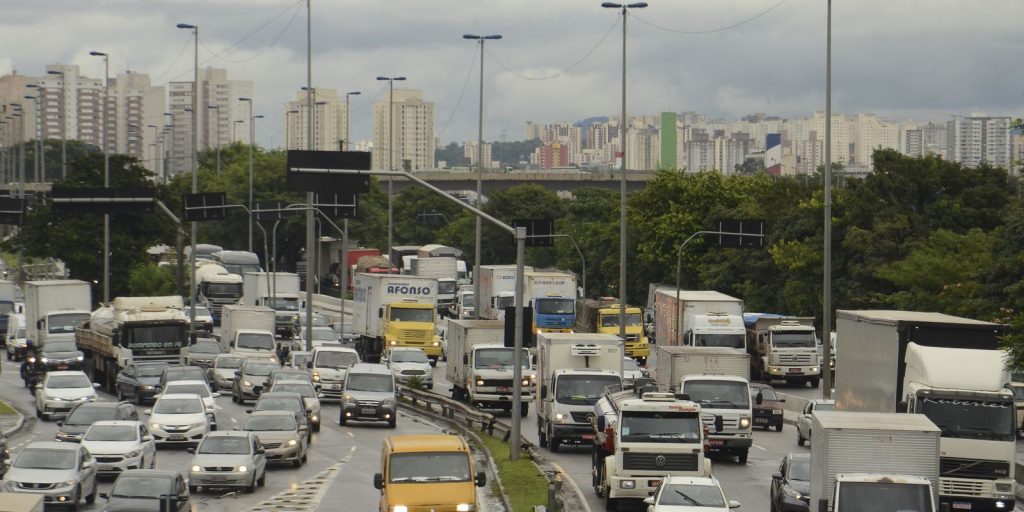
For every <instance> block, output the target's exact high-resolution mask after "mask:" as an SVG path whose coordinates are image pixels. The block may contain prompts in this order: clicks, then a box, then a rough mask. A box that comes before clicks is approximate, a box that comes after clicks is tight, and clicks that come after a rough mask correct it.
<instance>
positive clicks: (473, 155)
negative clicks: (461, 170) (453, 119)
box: [463, 140, 494, 169]
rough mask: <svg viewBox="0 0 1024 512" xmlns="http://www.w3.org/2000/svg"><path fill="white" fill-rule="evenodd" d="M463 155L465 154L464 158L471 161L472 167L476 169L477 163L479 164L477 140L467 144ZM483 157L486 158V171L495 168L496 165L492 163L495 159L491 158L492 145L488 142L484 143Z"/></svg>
mask: <svg viewBox="0 0 1024 512" xmlns="http://www.w3.org/2000/svg"><path fill="white" fill-rule="evenodd" d="M463 154H464V156H465V157H466V158H468V159H469V165H470V167H473V168H476V166H477V163H476V162H477V160H476V159H477V144H476V141H475V140H471V141H468V142H466V144H465V146H464V147H463ZM483 157H484V159H483V161H484V168H485V169H488V168H492V167H493V166H494V163H493V162H492V160H493V158H491V145H490V143H487V142H485V143H484V145H483Z"/></svg>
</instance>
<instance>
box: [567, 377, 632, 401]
mask: <svg viewBox="0 0 1024 512" xmlns="http://www.w3.org/2000/svg"><path fill="white" fill-rule="evenodd" d="M621 385H622V382H621V380H619V377H618V376H616V375H569V374H566V375H561V376H559V377H558V380H557V381H556V383H555V400H557V401H558V403H560V404H566V405H594V404H595V403H597V400H598V399H599V398H601V395H602V394H603V393H604V390H605V388H607V387H608V386H616V387H618V386H621Z"/></svg>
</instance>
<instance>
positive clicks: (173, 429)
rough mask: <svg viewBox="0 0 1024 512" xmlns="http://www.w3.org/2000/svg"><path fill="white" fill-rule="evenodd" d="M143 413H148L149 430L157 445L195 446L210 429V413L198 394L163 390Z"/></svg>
mask: <svg viewBox="0 0 1024 512" xmlns="http://www.w3.org/2000/svg"><path fill="white" fill-rule="evenodd" d="M144 413H145V414H146V415H147V416H149V431H150V432H152V433H153V440H154V441H156V443H157V446H160V445H161V444H167V445H176V444H177V445H181V444H189V445H193V446H196V445H198V444H199V442H200V441H202V440H203V436H205V435H206V434H208V433H209V432H210V417H209V416H208V415H207V414H206V405H205V404H203V399H202V398H200V397H199V395H194V394H190V395H182V394H179V395H166V394H165V395H162V396H160V398H157V400H156V403H154V404H153V408H152V409H146V410H145V411H144Z"/></svg>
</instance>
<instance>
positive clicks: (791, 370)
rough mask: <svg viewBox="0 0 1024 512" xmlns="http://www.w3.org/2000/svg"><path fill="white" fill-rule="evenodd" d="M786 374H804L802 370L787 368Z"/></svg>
mask: <svg viewBox="0 0 1024 512" xmlns="http://www.w3.org/2000/svg"><path fill="white" fill-rule="evenodd" d="M786 373H804V371H803V370H801V369H800V368H786Z"/></svg>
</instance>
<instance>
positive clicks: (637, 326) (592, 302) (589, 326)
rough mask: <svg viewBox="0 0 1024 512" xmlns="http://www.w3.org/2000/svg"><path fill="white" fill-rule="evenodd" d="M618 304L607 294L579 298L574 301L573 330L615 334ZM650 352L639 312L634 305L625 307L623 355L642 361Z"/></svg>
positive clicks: (617, 332)
mask: <svg viewBox="0 0 1024 512" xmlns="http://www.w3.org/2000/svg"><path fill="white" fill-rule="evenodd" d="M619 309H620V308H619V304H618V302H617V301H616V300H615V299H613V298H611V297H604V298H601V299H583V300H580V301H579V302H577V303H576V323H575V325H574V326H573V331H575V332H598V333H602V334H614V335H616V336H618V334H619V312H620V311H619ZM650 353H651V347H650V344H649V343H648V340H647V335H646V334H644V323H643V312H642V311H640V308H638V307H635V306H626V355H627V356H629V357H632V358H633V359H636V360H637V362H639V363H640V364H643V363H644V362H645V361H647V356H649V355H650Z"/></svg>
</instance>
